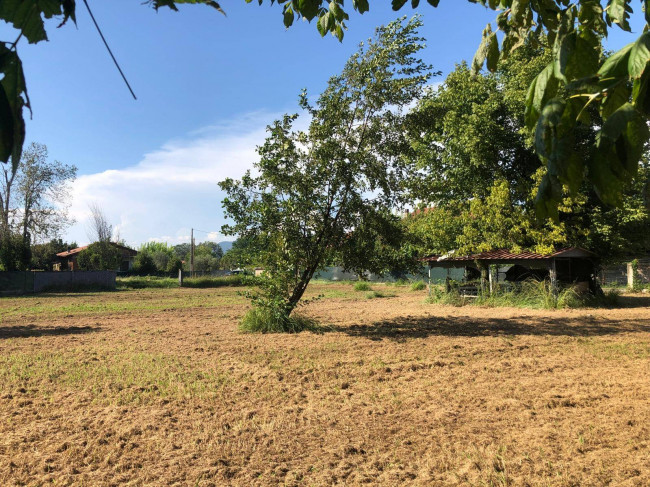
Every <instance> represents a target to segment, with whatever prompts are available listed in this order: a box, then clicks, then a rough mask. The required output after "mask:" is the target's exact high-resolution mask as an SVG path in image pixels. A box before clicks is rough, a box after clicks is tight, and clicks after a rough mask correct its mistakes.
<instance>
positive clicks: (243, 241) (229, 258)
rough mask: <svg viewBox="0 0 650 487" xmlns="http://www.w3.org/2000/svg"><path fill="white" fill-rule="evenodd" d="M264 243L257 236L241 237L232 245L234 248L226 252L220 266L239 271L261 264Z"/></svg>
mask: <svg viewBox="0 0 650 487" xmlns="http://www.w3.org/2000/svg"><path fill="white" fill-rule="evenodd" d="M262 248H263V243H262V241H261V239H260V238H257V236H246V235H241V236H239V238H237V240H235V241H234V242H233V244H232V247H231V248H230V250H228V252H226V253H225V254H224V255H223V257H222V258H221V260H220V261H219V265H220V267H221V268H222V269H231V270H233V269H238V268H241V267H247V266H257V265H261V263H260V259H259V256H260V253H261V251H262Z"/></svg>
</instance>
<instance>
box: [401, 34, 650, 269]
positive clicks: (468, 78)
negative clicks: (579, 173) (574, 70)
mask: <svg viewBox="0 0 650 487" xmlns="http://www.w3.org/2000/svg"><path fill="white" fill-rule="evenodd" d="M550 57H551V52H550V49H548V48H544V45H540V46H538V47H537V48H533V47H532V46H530V45H529V46H525V47H523V48H522V49H520V50H518V51H516V52H515V53H513V55H512V56H510V57H508V58H507V59H505V60H500V61H499V63H498V65H497V67H496V69H495V71H494V73H479V74H478V75H473V74H472V73H471V71H470V69H469V68H468V67H467V65H466V64H460V65H458V66H457V68H456V69H455V70H454V71H453V72H452V73H450V74H449V76H448V77H447V79H446V80H445V82H444V83H443V84H442V85H441V86H440V87H439V88H437V89H435V90H432V91H430V92H429V93H428V94H427V96H425V97H424V98H423V99H422V100H421V101H420V103H419V104H418V105H417V106H416V107H415V109H414V111H413V112H412V114H411V122H412V125H411V129H410V131H409V134H410V138H411V140H412V145H413V148H414V152H415V154H416V161H417V165H418V168H419V170H420V175H421V176H422V177H420V178H417V179H414V180H413V181H412V183H411V188H412V194H413V195H414V197H415V198H417V199H418V200H419V201H420V202H421V203H422V205H421V206H423V207H428V208H429V210H428V211H423V212H419V213H417V215H416V216H415V217H411V218H409V219H407V221H408V222H409V227H410V229H411V232H412V233H411V235H414V236H416V237H417V239H418V240H419V242H420V243H419V245H420V250H421V251H422V252H424V253H438V254H441V253H446V252H449V251H451V250H457V251H460V252H462V253H472V252H478V251H483V250H492V249H495V248H508V249H511V250H524V249H526V250H532V251H537V252H542V253H543V252H550V251H552V250H553V249H554V248H557V247H559V246H569V245H578V246H584V247H586V248H589V249H591V250H593V251H596V252H597V253H599V254H600V255H601V256H603V257H605V258H608V259H613V258H618V257H622V256H624V255H626V254H629V253H630V252H631V251H632V249H636V250H640V249H644V248H649V247H648V246H647V242H648V240H649V239H650V237H649V236H647V234H648V233H649V232H647V231H646V232H643V231H641V230H640V229H641V228H644V227H645V228H646V229H647V228H650V218H649V216H648V210H647V209H646V208H645V207H644V204H643V195H644V190H643V187H644V185H647V182H646V181H647V163H646V162H642V164H641V168H640V174H639V177H638V178H637V179H636V180H635V181H633V182H628V183H626V185H625V186H624V188H623V192H624V193H623V194H624V195H625V198H624V200H623V203H622V204H621V205H620V206H619V207H611V206H608V205H605V204H604V203H603V202H602V201H601V200H600V199H599V198H598V197H597V195H596V193H595V192H594V189H593V186H591V185H590V184H588V183H586V182H583V183H582V184H581V185H580V187H579V188H578V189H577V190H575V191H574V192H572V191H570V190H569V188H566V187H565V188H563V191H562V193H561V201H560V204H559V206H558V214H557V216H558V218H557V220H556V221H553V220H551V219H548V218H547V219H541V220H540V219H538V218H536V213H535V211H534V210H535V201H534V195H535V193H536V192H537V190H538V188H539V186H540V185H541V184H543V181H544V177H545V175H546V172H547V169H546V168H545V167H543V166H541V165H540V163H539V161H538V160H537V158H536V156H535V152H534V132H533V131H532V130H530V129H529V128H527V127H526V124H525V120H524V114H523V107H524V104H525V99H526V90H525V87H526V86H528V84H529V83H530V81H531V80H532V79H534V77H535V76H536V74H535V73H536V72H537V70H538V67H539V66H543V65H544V64H545V63H546V62H547V61H548V59H550ZM592 116H593V117H598V113H597V111H596V112H595V113H594V114H592ZM595 136H596V134H595V129H593V128H589V127H584V128H583V129H582V130H581V131H580V132H579V133H578V137H577V138H576V140H574V144H575V147H574V149H573V150H574V152H575V153H578V154H580V153H582V154H583V157H587V154H586V152H587V150H586V149H585V147H586V146H588V145H589V143H590V142H591V141H593V140H594V138H595Z"/></svg>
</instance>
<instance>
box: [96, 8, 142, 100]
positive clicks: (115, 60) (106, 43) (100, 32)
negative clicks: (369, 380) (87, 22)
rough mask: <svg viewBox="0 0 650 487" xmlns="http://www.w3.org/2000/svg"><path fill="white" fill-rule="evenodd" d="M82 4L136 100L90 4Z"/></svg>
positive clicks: (134, 97) (135, 98)
mask: <svg viewBox="0 0 650 487" xmlns="http://www.w3.org/2000/svg"><path fill="white" fill-rule="evenodd" d="M84 4H85V5H86V9H87V10H88V13H89V14H90V18H91V19H92V21H93V23H94V24H95V27H96V28H97V32H99V36H100V37H101V38H102V41H104V45H105V46H106V50H107V51H108V53H109V54H110V55H111V58H112V59H113V62H114V63H115V67H116V68H117V70H118V71H119V72H120V74H121V75H122V79H123V80H124V82H125V83H126V87H127V88H128V89H129V91H130V92H131V96H133V99H134V100H137V99H138V98H137V97H136V96H135V93H134V92H133V89H132V88H131V85H130V84H129V81H128V80H127V79H126V76H124V73H123V72H122V68H120V65H119V63H118V62H117V59H115V56H113V51H111V48H110V47H108V42H106V38H105V37H104V34H103V33H102V29H100V27H99V24H98V23H97V21H96V20H95V16H94V15H93V12H92V10H90V5H88V1H87V0H84Z"/></svg>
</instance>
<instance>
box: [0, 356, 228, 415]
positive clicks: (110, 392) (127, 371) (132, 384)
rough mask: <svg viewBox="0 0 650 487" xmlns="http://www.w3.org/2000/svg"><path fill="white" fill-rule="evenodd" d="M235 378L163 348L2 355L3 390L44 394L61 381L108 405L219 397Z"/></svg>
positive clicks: (61, 383) (0, 379)
mask: <svg viewBox="0 0 650 487" xmlns="http://www.w3.org/2000/svg"><path fill="white" fill-rule="evenodd" d="M229 380H230V379H229V376H228V374H227V372H226V371H222V370H217V369H215V368H214V367H212V368H209V367H206V366H203V364H199V363H197V362H196V361H195V360H183V359H182V358H180V357H175V356H172V355H168V354H163V353H150V352H142V351H117V350H114V351H113V353H111V355H110V356H108V357H99V356H98V355H97V354H96V353H89V352H88V351H85V350H81V349H70V350H67V351H65V352H61V351H54V352H49V351H41V352H34V353H12V354H8V355H1V356H0V384H1V385H0V391H7V392H10V391H16V390H20V389H23V390H29V389H30V388H33V387H38V389H39V391H40V394H44V393H47V392H48V391H49V390H52V391H53V390H54V389H55V388H54V384H58V386H59V387H61V386H62V387H65V388H70V389H73V390H83V391H87V392H90V393H91V394H92V396H93V398H94V400H95V401H96V402H99V403H102V404H117V405H126V404H136V405H137V404H149V403H151V402H152V401H154V400H157V399H160V398H163V399H175V400H183V399H191V398H198V399H209V398H213V397H216V396H218V395H219V393H220V392H219V390H220V388H221V386H223V385H224V384H226V383H228V382H229ZM50 392H51V391H50Z"/></svg>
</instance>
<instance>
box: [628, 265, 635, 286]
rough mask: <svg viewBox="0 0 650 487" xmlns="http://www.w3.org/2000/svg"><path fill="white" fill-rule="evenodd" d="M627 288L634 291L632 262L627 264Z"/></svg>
mask: <svg viewBox="0 0 650 487" xmlns="http://www.w3.org/2000/svg"><path fill="white" fill-rule="evenodd" d="M627 288H628V289H634V266H633V265H632V262H628V263H627Z"/></svg>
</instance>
